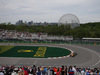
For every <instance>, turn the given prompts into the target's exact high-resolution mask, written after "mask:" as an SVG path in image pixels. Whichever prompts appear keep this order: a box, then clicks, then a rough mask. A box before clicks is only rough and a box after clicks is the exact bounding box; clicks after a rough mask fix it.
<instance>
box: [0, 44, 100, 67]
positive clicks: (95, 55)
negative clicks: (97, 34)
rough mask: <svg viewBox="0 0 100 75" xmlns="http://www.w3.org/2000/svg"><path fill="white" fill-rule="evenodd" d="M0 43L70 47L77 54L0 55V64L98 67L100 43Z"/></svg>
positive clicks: (99, 62)
mask: <svg viewBox="0 0 100 75" xmlns="http://www.w3.org/2000/svg"><path fill="white" fill-rule="evenodd" d="M0 45H14V46H49V47H61V48H67V49H71V50H72V51H74V52H76V53H77V54H78V55H77V56H75V57H68V58H59V59H47V58H12V57H9V58H8V57H0V64H1V65H5V64H8V65H37V66H61V65H67V66H70V65H71V66H74V65H76V66H78V67H100V45H84V44H32V43H28V44H26V43H23V44H22V43H0Z"/></svg>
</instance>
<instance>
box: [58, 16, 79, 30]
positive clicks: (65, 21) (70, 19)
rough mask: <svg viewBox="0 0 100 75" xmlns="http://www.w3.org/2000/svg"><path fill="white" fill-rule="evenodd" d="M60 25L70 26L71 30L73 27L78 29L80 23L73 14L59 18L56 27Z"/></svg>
mask: <svg viewBox="0 0 100 75" xmlns="http://www.w3.org/2000/svg"><path fill="white" fill-rule="evenodd" d="M60 25H70V26H71V28H74V27H79V26H80V22H79V19H78V17H77V16H75V15H73V14H65V15H63V16H61V18H60V19H59V21H58V26H60Z"/></svg>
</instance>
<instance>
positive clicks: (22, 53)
mask: <svg viewBox="0 0 100 75" xmlns="http://www.w3.org/2000/svg"><path fill="white" fill-rule="evenodd" d="M39 47H40V46H0V53H1V54H0V57H28V58H48V57H61V56H67V55H69V54H70V53H71V52H70V51H69V50H66V49H64V48H57V47H46V52H45V53H44V54H45V55H44V57H34V55H35V54H36V52H37V51H38V49H39ZM42 47H43V46H42ZM2 51H3V52H2ZM27 51H28V52H27Z"/></svg>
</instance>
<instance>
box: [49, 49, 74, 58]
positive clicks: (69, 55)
mask: <svg viewBox="0 0 100 75" xmlns="http://www.w3.org/2000/svg"><path fill="white" fill-rule="evenodd" d="M65 49H67V48H65ZM67 50H70V51H71V54H69V55H67V56H62V57H49V58H48V59H60V58H68V57H70V55H72V54H73V53H74V52H73V51H72V50H71V49H67Z"/></svg>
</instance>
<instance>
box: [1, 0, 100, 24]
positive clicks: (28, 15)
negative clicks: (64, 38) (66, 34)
mask: <svg viewBox="0 0 100 75" xmlns="http://www.w3.org/2000/svg"><path fill="white" fill-rule="evenodd" d="M99 3H100V0H0V23H1V22H9V21H10V22H12V23H15V22H16V21H17V20H19V19H23V20H27V21H29V20H33V21H38V22H40V21H41V22H44V21H47V22H57V21H58V20H59V18H60V17H61V16H62V15H63V14H67V13H72V14H75V15H76V16H78V17H79V19H80V21H81V22H90V21H93V20H94V21H99V19H100V17H99V15H100V4H99ZM91 18H94V19H93V20H91Z"/></svg>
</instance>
